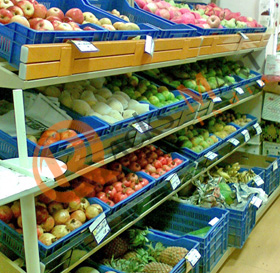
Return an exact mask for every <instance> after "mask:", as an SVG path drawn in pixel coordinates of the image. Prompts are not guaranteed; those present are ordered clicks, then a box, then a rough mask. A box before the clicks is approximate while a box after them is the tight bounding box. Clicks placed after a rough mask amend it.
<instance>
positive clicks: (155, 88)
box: [147, 84, 158, 95]
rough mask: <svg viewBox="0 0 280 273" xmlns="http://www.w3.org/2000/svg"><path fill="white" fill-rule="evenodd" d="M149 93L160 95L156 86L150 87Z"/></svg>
mask: <svg viewBox="0 0 280 273" xmlns="http://www.w3.org/2000/svg"><path fill="white" fill-rule="evenodd" d="M147 90H148V91H151V92H152V93H153V94H154V95H155V94H157V93H158V90H157V86H156V85H154V84H151V85H149V87H148V89H147Z"/></svg>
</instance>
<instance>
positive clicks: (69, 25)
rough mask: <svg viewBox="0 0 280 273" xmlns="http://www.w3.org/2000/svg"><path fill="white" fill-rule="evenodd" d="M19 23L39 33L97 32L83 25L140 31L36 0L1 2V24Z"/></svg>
mask: <svg viewBox="0 0 280 273" xmlns="http://www.w3.org/2000/svg"><path fill="white" fill-rule="evenodd" d="M13 22H17V23H20V24H22V25H24V26H26V27H30V28H32V29H34V30H38V31H54V30H55V31H83V30H86V31H87V30H92V31H93V30H96V29H95V28H93V27H91V26H85V27H83V28H81V27H80V26H81V25H82V24H87V23H93V24H97V25H100V26H101V27H103V28H105V29H108V30H139V29H140V28H139V27H138V25H136V24H134V23H125V22H115V23H114V25H113V24H112V22H111V20H110V19H109V18H101V19H97V18H96V16H95V15H94V14H93V13H92V12H89V11H85V12H83V11H82V10H81V9H79V8H71V9H69V10H67V11H66V12H65V13H64V12H63V11H62V10H61V9H60V8H58V7H52V8H49V9H47V8H46V6H45V5H43V4H40V3H38V2H37V1H36V0H1V1H0V23H2V24H8V23H13Z"/></svg>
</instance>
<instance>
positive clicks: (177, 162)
mask: <svg viewBox="0 0 280 273" xmlns="http://www.w3.org/2000/svg"><path fill="white" fill-rule="evenodd" d="M173 161H174V162H175V163H176V164H177V166H178V165H180V164H181V163H182V162H183V160H182V159H179V158H175V159H173Z"/></svg>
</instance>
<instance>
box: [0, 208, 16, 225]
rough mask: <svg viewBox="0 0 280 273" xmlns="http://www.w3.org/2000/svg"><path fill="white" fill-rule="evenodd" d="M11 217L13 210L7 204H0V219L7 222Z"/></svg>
mask: <svg viewBox="0 0 280 273" xmlns="http://www.w3.org/2000/svg"><path fill="white" fill-rule="evenodd" d="M12 218H13V211H12V210H11V208H10V207H9V206H7V205H4V206H0V220H2V221H3V222H5V223H6V224H8V223H9V222H10V221H11V219H12Z"/></svg>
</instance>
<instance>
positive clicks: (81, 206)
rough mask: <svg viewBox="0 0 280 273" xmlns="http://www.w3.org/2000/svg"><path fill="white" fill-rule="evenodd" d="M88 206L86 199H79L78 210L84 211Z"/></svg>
mask: <svg viewBox="0 0 280 273" xmlns="http://www.w3.org/2000/svg"><path fill="white" fill-rule="evenodd" d="M89 205H90V203H89V201H88V200H87V199H86V198H82V199H81V205H80V209H81V210H83V211H85V210H86V208H87V207H88V206H89Z"/></svg>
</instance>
